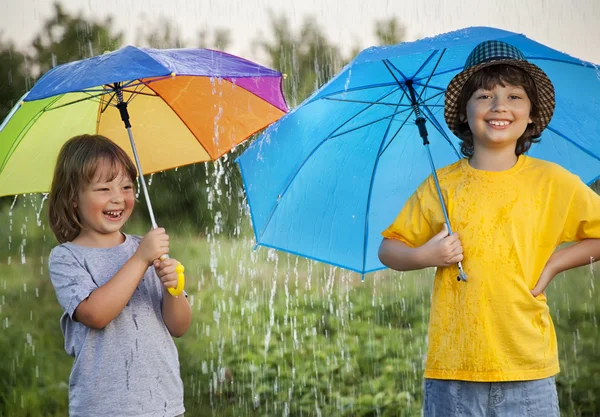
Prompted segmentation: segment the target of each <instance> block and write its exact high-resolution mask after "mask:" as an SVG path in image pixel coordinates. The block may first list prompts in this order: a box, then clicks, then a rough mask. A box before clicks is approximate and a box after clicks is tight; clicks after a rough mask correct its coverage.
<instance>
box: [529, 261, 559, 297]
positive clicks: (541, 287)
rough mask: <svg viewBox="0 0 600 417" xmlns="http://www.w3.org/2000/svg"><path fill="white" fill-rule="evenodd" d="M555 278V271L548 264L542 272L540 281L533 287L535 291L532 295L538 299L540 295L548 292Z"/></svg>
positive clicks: (532, 291)
mask: <svg viewBox="0 0 600 417" xmlns="http://www.w3.org/2000/svg"><path fill="white" fill-rule="evenodd" d="M555 276H556V273H555V272H554V271H553V269H552V268H551V267H550V266H549V264H548V263H547V264H546V266H545V267H544V270H543V271H542V274H541V275H540V277H539V278H538V281H537V283H536V284H535V287H533V290H531V295H533V296H534V297H537V296H538V295H540V294H541V293H543V292H544V291H545V290H546V287H547V286H548V284H550V282H552V280H553V279H554V277H555Z"/></svg>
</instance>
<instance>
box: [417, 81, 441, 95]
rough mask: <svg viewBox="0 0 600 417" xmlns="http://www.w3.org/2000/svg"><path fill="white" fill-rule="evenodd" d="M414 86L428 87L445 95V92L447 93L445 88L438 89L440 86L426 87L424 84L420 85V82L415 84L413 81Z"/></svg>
mask: <svg viewBox="0 0 600 417" xmlns="http://www.w3.org/2000/svg"><path fill="white" fill-rule="evenodd" d="M413 85H418V86H419V87H427V88H431V89H432V90H436V91H440V92H442V93H445V92H446V89H445V88H443V87H438V86H436V85H427V86H426V85H425V84H422V83H420V82H414V81H413Z"/></svg>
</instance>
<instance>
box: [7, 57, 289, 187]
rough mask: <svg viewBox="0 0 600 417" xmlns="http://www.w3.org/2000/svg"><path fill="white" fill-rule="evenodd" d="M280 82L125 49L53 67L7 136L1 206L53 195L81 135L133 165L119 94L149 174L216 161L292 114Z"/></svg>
mask: <svg viewBox="0 0 600 417" xmlns="http://www.w3.org/2000/svg"><path fill="white" fill-rule="evenodd" d="M281 79H282V74H281V73H279V72H277V71H274V70H271V69H269V68H265V67H263V66H261V65H258V64H255V63H253V62H250V61H247V60H245V59H242V58H239V57H236V56H233V55H229V54H226V53H224V52H220V51H214V50H208V49H170V50H169V49H167V50H160V49H144V48H136V47H133V46H127V47H124V48H121V49H119V50H117V51H114V52H110V53H106V54H104V55H100V56H96V57H93V58H89V59H85V60H82V61H77V62H71V63H68V64H64V65H60V66H58V67H55V68H53V69H52V70H50V71H48V72H47V73H46V74H45V75H44V76H43V77H42V78H41V79H40V80H39V81H38V82H37V83H36V84H35V86H34V87H33V88H32V89H31V91H30V92H29V93H28V94H26V95H25V96H24V97H23V99H22V100H21V101H20V102H19V104H17V106H15V108H14V109H13V111H12V112H11V114H10V115H9V117H7V119H6V120H5V122H4V123H3V124H2V126H0V196H4V195H13V194H22V193H33V192H46V191H48V190H49V188H50V183H51V181H52V174H53V169H54V163H55V160H56V156H57V154H58V151H59V149H60V147H61V146H62V144H63V143H64V142H65V141H66V140H67V139H69V138H70V137H72V136H74V135H80V134H83V133H90V134H94V133H98V134H102V135H105V136H107V137H109V138H111V139H112V140H114V141H115V142H116V143H117V144H118V145H119V146H121V147H122V148H123V149H124V150H125V151H126V152H128V153H129V155H130V156H133V153H132V149H131V145H130V141H129V138H128V131H127V130H126V129H124V128H123V122H122V121H121V114H120V111H119V109H118V108H117V107H116V104H118V101H119V99H120V97H118V96H119V94H118V90H120V94H121V98H122V100H123V101H124V102H125V103H127V107H128V110H129V114H130V115H131V124H132V126H133V127H132V130H133V132H134V133H135V136H136V142H135V144H136V147H137V149H138V154H139V157H140V159H141V163H142V167H143V173H144V174H148V173H152V172H157V171H162V170H166V169H169V168H174V167H178V166H182V165H187V164H192V163H196V162H202V161H208V160H214V159H217V158H219V157H220V156H221V155H223V154H224V153H226V152H228V151H229V150H231V148H232V147H234V146H236V145H237V144H239V143H241V142H243V141H244V140H245V139H247V138H248V137H249V136H250V135H252V134H253V133H255V132H256V131H258V130H260V129H262V128H264V127H265V126H267V125H269V124H270V123H272V122H274V121H275V120H277V119H278V118H279V117H281V116H282V115H283V114H284V113H285V112H286V111H287V105H286V103H285V99H284V97H283V93H282V90H281Z"/></svg>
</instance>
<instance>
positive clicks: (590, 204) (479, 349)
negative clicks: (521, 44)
mask: <svg viewBox="0 0 600 417" xmlns="http://www.w3.org/2000/svg"><path fill="white" fill-rule="evenodd" d="M554 106H555V99H554V88H553V86H552V83H551V81H550V80H549V78H548V77H547V75H546V74H545V73H544V72H543V71H542V70H541V69H540V68H539V67H537V66H536V65H534V64H532V63H530V62H528V61H527V60H526V59H525V57H524V56H523V54H522V53H521V51H519V50H518V49H517V48H516V47H514V46H512V45H509V44H506V43H504V42H500V41H487V42H483V43H482V44H480V45H478V46H477V47H476V48H475V49H474V50H473V52H472V53H471V55H470V56H469V58H468V59H467V62H466V64H465V68H464V70H463V71H462V72H461V73H459V74H458V75H456V76H455V77H454V78H453V79H452V81H451V82H450V84H449V86H448V89H447V91H446V96H445V112H444V116H445V118H446V123H447V124H448V127H449V128H450V130H452V131H453V132H454V133H455V134H456V135H457V136H458V137H459V138H460V139H461V141H462V143H461V151H462V153H463V154H464V156H465V158H464V159H461V160H460V161H458V162H456V163H454V164H452V165H449V166H447V167H444V168H442V169H440V170H439V171H438V174H437V175H438V178H439V182H440V186H441V190H442V194H443V197H444V200H445V202H446V204H447V210H448V215H449V219H450V221H451V222H452V226H453V229H454V230H456V231H457V232H458V233H454V234H452V235H449V234H448V229H447V227H446V225H445V220H444V215H443V213H442V210H441V207H440V203H439V201H438V194H437V190H436V186H435V184H434V182H433V178H432V177H429V178H428V179H427V180H425V182H424V183H423V184H421V185H420V186H419V188H418V189H417V191H416V192H415V193H414V194H413V195H412V196H411V197H410V198H409V200H408V201H407V202H406V204H405V206H404V207H403V208H402V210H401V212H400V214H399V215H398V217H397V218H396V220H395V221H394V223H393V224H392V225H391V226H390V227H389V228H388V229H387V230H385V231H384V232H383V236H384V240H383V242H382V243H381V247H380V250H379V258H380V260H381V262H383V264H384V265H386V266H388V267H390V268H392V269H395V270H398V271H408V270H415V269H421V268H427V267H437V271H436V275H435V281H434V288H433V295H432V300H431V314H430V323H429V339H428V340H429V342H428V345H429V346H428V353H427V360H426V366H425V400H424V415H425V416H426V417H428V416H435V417H445V416H486V415H488V416H543V417H552V416H556V417H558V416H559V408H558V398H557V391H556V383H555V380H554V376H555V375H556V374H557V373H558V372H559V364H558V354H557V343H556V334H555V331H554V326H553V324H552V320H551V318H550V314H549V309H548V304H547V302H546V297H545V295H544V293H543V291H544V289H545V288H546V286H547V285H548V284H549V282H550V281H551V280H552V279H553V278H554V277H555V276H556V275H557V274H559V273H560V272H563V271H565V270H567V269H570V268H574V267H577V266H581V265H584V264H586V263H590V262H594V261H595V260H597V259H598V258H600V240H597V239H598V238H600V197H599V196H598V195H597V194H596V193H594V192H593V191H592V190H591V189H590V188H589V187H587V186H586V185H585V184H584V183H583V182H581V180H580V179H579V178H578V177H577V176H575V175H573V174H571V173H570V172H568V171H566V170H565V169H563V168H562V167H560V166H558V165H556V164H553V163H550V162H546V161H542V160H538V159H534V158H531V157H529V156H526V155H525V152H526V151H527V150H528V149H529V148H530V146H531V144H532V143H535V142H537V141H539V140H540V139H539V137H540V135H541V133H542V131H543V130H544V129H545V128H546V126H547V125H548V123H549V122H550V119H551V117H552V114H553V112H554ZM574 241H577V242H578V243H576V244H574V245H572V246H570V247H568V248H564V249H561V250H558V251H556V252H555V249H556V248H557V246H558V245H559V244H561V243H563V242H574ZM459 261H462V266H463V268H464V271H465V273H466V275H467V277H468V278H467V281H459V280H457V275H458V269H457V266H456V264H457V262H459Z"/></svg>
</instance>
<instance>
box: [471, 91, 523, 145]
mask: <svg viewBox="0 0 600 417" xmlns="http://www.w3.org/2000/svg"><path fill="white" fill-rule="evenodd" d="M466 118H467V122H468V124H469V128H470V130H471V132H472V134H473V146H474V149H475V150H476V149H477V148H478V147H486V148H495V149H502V148H505V147H511V148H512V149H513V150H514V149H515V147H516V145H517V141H518V140H519V138H520V137H521V136H522V135H523V133H524V132H525V129H527V126H528V124H530V123H532V120H531V101H530V100H529V97H528V96H527V93H526V92H525V90H524V89H523V88H522V87H519V86H514V85H510V84H505V85H501V84H496V85H495V86H493V87H491V88H479V89H477V90H476V91H475V92H474V93H473V95H472V96H471V98H470V99H469V101H468V102H467V106H466Z"/></svg>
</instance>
